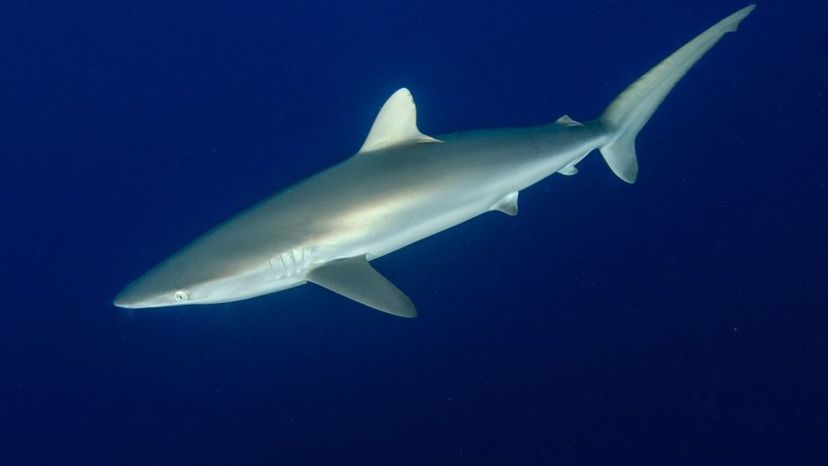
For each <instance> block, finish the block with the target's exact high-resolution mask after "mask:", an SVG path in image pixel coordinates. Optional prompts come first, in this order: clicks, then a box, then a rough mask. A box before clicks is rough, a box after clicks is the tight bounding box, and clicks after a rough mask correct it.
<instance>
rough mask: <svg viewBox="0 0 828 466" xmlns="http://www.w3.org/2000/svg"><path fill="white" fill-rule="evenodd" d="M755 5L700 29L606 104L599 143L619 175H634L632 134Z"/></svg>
mask: <svg viewBox="0 0 828 466" xmlns="http://www.w3.org/2000/svg"><path fill="white" fill-rule="evenodd" d="M755 7H756V5H750V6H748V7H746V8H742V9H741V10H739V11H737V12H736V13H733V14H732V15H730V16H728V17H727V18H725V19H723V20H721V21H719V22H718V23H716V24H715V25H713V26H712V27H711V28H710V29H708V30H706V31H704V32H703V33H701V34H700V35H699V36H697V37H696V38H695V39H693V40H691V41H690V42H688V43H687V44H686V45H684V47H682V48H680V49H678V50H677V51H676V52H675V53H673V54H672V55H670V56H669V57H667V58H666V59H665V60H664V61H662V62H661V63H659V64H658V65H657V66H656V67H655V68H653V69H651V70H650V71H649V72H648V73H647V74H645V75H644V76H642V77H641V78H639V79H638V81H636V82H634V83H633V84H632V85H631V86H630V87H628V88H627V89H626V90H624V92H622V93H621V95H619V96H618V97H617V98H616V99H615V100H614V101H613V102H612V103H611V104H610V106H609V107H607V109H606V111H604V114H603V115H601V123H602V124H603V125H604V126H605V128H606V129H607V131H609V134H610V135H611V136H610V139H609V141H608V142H607V143H606V144H605V145H603V146H601V148H600V150H601V155H603V156H604V160H606V161H607V164H608V165H609V167H610V168H611V169H612V171H613V173H615V174H616V175H617V176H618V177H619V178H621V179H622V180H624V181H626V182H627V183H634V182H635V179H636V178H637V176H638V161H637V160H636V156H635V137H636V136H637V135H638V132H639V131H641V128H643V127H644V125H645V124H646V123H647V121H648V120H649V119H650V117H651V116H652V115H653V112H655V110H656V108H658V106H659V104H661V102H662V101H663V100H664V98H665V97H667V94H669V93H670V91H671V90H672V89H673V86H675V85H676V83H677V82H678V81H679V79H681V78H682V76H684V75H685V73H687V71H688V70H689V69H690V68H691V67H692V66H693V65H694V64H695V63H696V62H697V61H698V60H699V59H700V58H701V57H702V56H703V55H704V54H705V53H707V51H708V50H710V49H711V48H712V47H713V46H714V45H716V42H718V41H719V39H721V38H722V36H724V35H725V34H727V33H728V32H733V31H735V30H736V28H737V27H738V26H739V23H740V22H741V21H742V20H743V19H745V17H747V15H749V14H750V12H751V11H753V9H754V8H755Z"/></svg>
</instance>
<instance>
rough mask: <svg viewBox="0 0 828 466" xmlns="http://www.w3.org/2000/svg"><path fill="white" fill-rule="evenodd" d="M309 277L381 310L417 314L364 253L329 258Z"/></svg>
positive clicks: (409, 301)
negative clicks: (343, 257) (331, 259)
mask: <svg viewBox="0 0 828 466" xmlns="http://www.w3.org/2000/svg"><path fill="white" fill-rule="evenodd" d="M306 278H307V280H308V281H309V282H311V283H316V284H317V285H319V286H321V287H323V288H327V289H329V290H331V291H333V292H334V293H338V294H340V295H342V296H344V297H346V298H348V299H353V300H354V301H356V302H358V303H361V304H364V305H366V306H368V307H372V308H374V309H376V310H378V311H382V312H387V313H388V314H392V315H395V316H399V317H417V308H416V307H414V303H412V302H411V300H410V299H409V298H408V296H406V295H405V293H403V292H402V291H400V289H399V288H397V287H396V286H394V284H393V283H391V282H390V281H388V279H387V278H385V277H383V276H382V275H380V273H379V272H377V271H376V270H375V269H374V268H373V267H371V264H369V263H368V260H367V259H366V258H365V256H355V257H348V258H345V259H337V260H334V261H331V262H328V263H327V264H324V265H322V266H320V267H318V268H316V269H314V270H312V271H310V272H309V273H308V274H307V276H306Z"/></svg>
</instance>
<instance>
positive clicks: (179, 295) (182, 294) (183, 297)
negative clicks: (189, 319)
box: [173, 290, 190, 303]
mask: <svg viewBox="0 0 828 466" xmlns="http://www.w3.org/2000/svg"><path fill="white" fill-rule="evenodd" d="M173 296H174V297H175V300H176V301H178V302H179V303H183V302H184V301H187V300H188V299H190V295H188V294H187V292H186V291H184V290H178V291H176V292H175V295H173Z"/></svg>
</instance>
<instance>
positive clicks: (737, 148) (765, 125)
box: [0, 0, 828, 465]
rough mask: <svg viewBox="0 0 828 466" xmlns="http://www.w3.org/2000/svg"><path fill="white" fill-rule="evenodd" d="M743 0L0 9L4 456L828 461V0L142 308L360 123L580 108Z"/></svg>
mask: <svg viewBox="0 0 828 466" xmlns="http://www.w3.org/2000/svg"><path fill="white" fill-rule="evenodd" d="M745 4H746V2H744V1H742V0H739V1H736V0H717V1H712V0H708V1H695V2H665V1H660V0H642V1H639V2H622V1H617V0H601V1H599V0H583V1H579V2H556V1H542V2H541V1H538V2H521V1H515V2H507V1H489V2H473V1H443V2H435V1H419V2H380V1H365V2H361V1H360V2H305V3H303V4H302V5H299V4H283V3H282V2H273V1H244V2H240V1H226V0H223V1H216V0H207V1H198V2H196V1H180V2H107V1H103V0H86V1H84V0H78V1H73V2H60V1H51V2H47V1H17V0H9V1H4V2H2V5H0V157H2V171H0V186H1V187H2V188H0V189H2V196H3V197H2V199H3V202H2V221H3V224H2V233H0V234H1V235H2V241H0V261H2V264H3V267H2V270H3V275H4V278H3V280H2V283H3V293H2V294H3V306H2V309H3V310H2V321H1V322H2V323H0V464H2V465H28V464H43V465H61V464H73V465H74V464H79V465H80V464H83V465H90V464H96V465H97V464H100V465H126V464H141V465H177V464H181V465H207V464H228V465H230V464H233V465H260V464H268V465H273V464H279V465H306V464H307V465H488V464H492V465H582V464H600V465H606V464H613V465H616V464H620V465H645V464H653V465H656V464H657V465H697V464H698V465H719V464H721V465H743V464H744V465H747V464H750V465H757V464H773V465H780V464H791V465H794V464H795V465H825V464H828V312H827V311H828V248H827V247H826V240H828V208H826V201H828V189H826V183H828V155H826V154H828V93H827V92H828V58H826V57H828V54H827V53H826V50H828V33H826V30H825V26H824V24H825V18H826V17H828V2H825V1H823V0H811V1H806V0H793V1H786V2H779V1H774V2H762V3H760V5H759V8H757V10H756V11H755V12H754V14H753V15H752V16H751V17H749V18H748V19H747V20H746V21H745V22H744V23H743V25H742V27H741V28H740V31H739V32H738V33H737V34H732V35H728V36H727V37H725V38H724V39H723V40H722V42H721V43H720V44H719V45H718V46H717V47H716V48H715V49H713V50H712V51H711V52H710V53H709V54H708V56H706V57H705V58H704V59H703V60H702V61H701V62H700V63H699V64H698V66H697V67H696V68H694V69H693V70H692V71H691V72H690V73H689V74H688V75H687V76H686V77H685V79H684V80H683V81H682V82H681V83H680V84H679V85H678V87H677V88H676V89H675V90H674V92H673V93H672V94H671V95H670V96H669V97H668V99H667V100H666V101H665V103H664V104H663V105H662V106H661V108H660V109H659V111H658V112H657V113H656V114H655V116H654V118H653V119H652V120H651V121H650V123H649V124H648V126H647V127H646V128H645V129H644V131H643V132H642V133H641V137H640V138H639V139H638V153H639V157H640V164H641V173H640V177H639V182H638V183H637V184H635V185H632V186H630V185H627V184H625V183H623V182H621V181H620V180H618V179H616V178H615V177H614V176H613V175H612V173H611V172H610V171H609V169H608V168H607V167H606V165H605V164H604V162H603V161H602V160H601V158H600V157H599V156H597V154H595V155H592V156H590V157H589V158H588V159H586V160H585V161H584V162H582V163H581V165H580V169H581V172H580V174H578V175H577V176H574V177H563V176H559V175H554V176H552V177H550V178H548V179H547V180H545V181H543V182H541V183H539V184H537V185H535V186H534V187H532V188H530V189H527V190H525V191H524V192H523V193H522V194H521V212H520V215H518V216H517V217H515V218H511V217H507V216H505V215H500V214H487V215H484V216H481V217H479V218H477V219H474V220H473V221H470V222H468V223H466V224H463V225H461V226H459V227H457V228H454V229H451V230H449V231H446V232H444V233H441V234H439V235H437V236H435V237H432V238H429V239H427V240H424V241H421V242H419V243H416V244H414V245H412V246H410V247H407V248H405V249H403V250H401V251H399V252H397V253H395V254H392V255H389V256H386V257H383V258H381V259H379V260H377V261H376V263H375V265H376V267H377V268H378V269H379V270H381V271H382V272H383V273H384V274H385V275H386V276H388V277H389V278H390V279H391V280H392V281H394V282H395V283H396V284H397V285H398V286H400V288H402V289H403V290H405V291H406V292H407V293H408V294H409V295H410V296H411V297H412V299H413V300H414V301H415V302H416V303H417V305H418V308H419V310H420V317H419V318H418V319H415V320H406V319H399V318H394V317H391V316H388V315H385V314H382V313H379V312H375V311H372V310H369V309H367V308H365V307H363V306H360V305H358V304H356V303H354V302H351V301H348V300H346V299H344V298H341V297H339V296H337V295H334V294H332V293H330V292H327V291H325V290H322V289H321V288H318V287H315V286H312V285H308V286H304V287H300V288H296V289H293V290H289V291H286V292H283V293H278V294H274V295H270V296H266V297H262V298H257V299H253V300H249V301H244V302H238V303H232V304H224V305H214V306H207V307H181V308H173V309H160V310H142V311H133V312H129V311H126V310H123V309H118V308H115V307H113V306H112V305H111V300H112V297H113V296H114V295H115V294H116V293H117V292H118V291H119V290H120V289H121V288H122V287H123V286H124V285H125V284H127V283H128V282H129V281H131V280H133V279H135V278H136V277H137V276H138V275H140V274H141V273H143V272H144V271H146V270H147V269H148V268H149V267H151V266H152V265H154V264H155V263H157V262H158V261H160V260H162V259H163V258H165V257H166V256H168V255H169V254H171V253H173V252H174V251H176V250H177V249H178V248H179V247H181V246H183V245H184V244H186V243H187V242H188V241H189V240H191V239H193V238H194V237H195V236H197V235H198V234H199V233H201V232H203V231H204V230H206V229H208V228H210V227H211V226H213V225H215V224H217V223H218V222H221V221H222V220H224V219H226V218H227V217H229V216H230V215H232V214H234V213H235V212H237V211H239V210H241V209H243V208H245V207H247V206H249V205H251V204H252V203H255V202H256V201H258V200H260V199H262V198H264V197H266V196H267V195H269V194H271V193H272V192H274V191H277V190H279V189H281V188H283V187H285V186H287V185H289V184H291V183H294V182H296V181H299V180H301V179H302V178H304V177H306V176H308V175H311V174H313V173H315V172H317V171H319V170H321V169H324V168H326V167H328V166H330V165H333V164H335V163H337V162H339V161H341V160H343V159H344V158H346V157H348V156H349V155H351V154H352V153H353V152H355V151H356V150H357V148H358V147H359V146H360V144H361V143H362V140H363V138H364V137H365V135H366V134H367V131H368V129H369V127H370V124H371V122H372V121H373V118H374V115H375V113H376V112H377V110H378V109H379V107H380V105H381V104H382V103H383V101H384V100H385V98H386V97H388V95H390V94H391V92H393V91H394V90H395V89H397V88H399V87H402V86H407V87H409V88H410V89H411V90H412V92H413V94H414V96H415V99H416V100H417V103H418V107H419V118H420V127H421V128H422V130H423V131H424V132H426V133H429V134H442V133H448V132H453V131H459V130H464V129H472V128H485V127H499V126H527V125H535V124H542V123H548V122H551V121H553V120H555V119H557V118H558V117H559V116H561V115H562V114H564V113H568V114H570V115H571V116H572V117H573V118H575V119H581V120H588V119H591V118H594V117H596V116H597V115H599V114H600V112H601V111H602V110H603V108H604V107H605V106H606V105H607V104H608V103H609V102H610V101H611V100H612V99H613V98H614V97H615V96H616V95H617V94H618V93H619V92H620V91H621V90H623V89H624V88H625V87H626V86H627V85H628V84H629V83H631V82H632V81H633V80H635V79H636V78H638V77H639V76H640V75H641V74H643V73H644V72H645V71H647V70H648V69H649V68H650V67H651V66H653V65H655V64H656V63H657V62H658V61H660V60H661V59H662V58H664V57H665V56H666V55H667V54H669V53H671V52H673V51H674V50H675V49H676V48H677V47H679V46H681V45H682V44H684V43H685V42H686V41H687V40H689V39H691V38H692V37H693V36H695V35H696V34H697V33H699V32H701V31H702V30H703V29H705V28H706V27H708V26H710V25H712V24H713V23H714V22H716V21H718V20H719V19H721V18H723V17H724V16H726V15H727V14H730V13H731V12H733V11H735V10H737V9H739V8H741V7H743V6H745Z"/></svg>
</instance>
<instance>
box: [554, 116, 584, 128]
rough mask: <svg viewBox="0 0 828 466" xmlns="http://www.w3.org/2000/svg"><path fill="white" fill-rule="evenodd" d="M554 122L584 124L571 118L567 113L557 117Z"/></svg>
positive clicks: (574, 124) (569, 124)
mask: <svg viewBox="0 0 828 466" xmlns="http://www.w3.org/2000/svg"><path fill="white" fill-rule="evenodd" d="M555 123H557V124H559V125H561V126H586V125H584V124H583V123H581V122H580V121H575V120H573V119H572V117H570V116H569V115H564V116H562V117H560V118H558V119H557V120H555Z"/></svg>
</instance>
